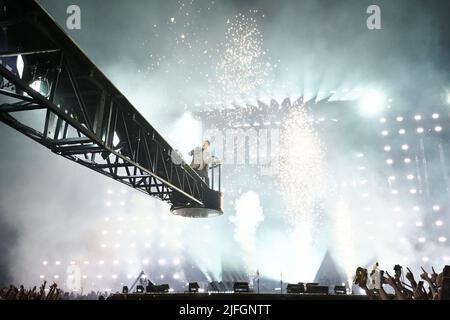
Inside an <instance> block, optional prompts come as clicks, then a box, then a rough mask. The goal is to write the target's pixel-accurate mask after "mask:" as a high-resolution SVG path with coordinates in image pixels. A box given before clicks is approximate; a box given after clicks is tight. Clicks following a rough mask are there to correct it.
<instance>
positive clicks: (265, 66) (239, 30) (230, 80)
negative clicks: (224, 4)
mask: <svg viewBox="0 0 450 320" xmlns="http://www.w3.org/2000/svg"><path fill="white" fill-rule="evenodd" d="M251 14H252V12H249V14H248V15H244V14H238V15H236V16H235V17H234V19H228V20H227V30H226V34H225V43H224V44H223V48H221V50H222V54H221V57H220V58H219V62H218V64H217V67H216V76H217V82H218V84H219V86H220V87H221V90H222V91H223V94H224V95H225V97H226V98H229V99H233V97H240V96H243V95H247V94H250V93H252V92H254V91H255V90H256V89H258V88H260V87H261V86H262V85H263V84H264V83H265V82H266V79H267V76H268V75H269V72H270V70H271V64H270V62H268V59H267V57H266V55H267V51H266V50H264V49H263V36H262V34H261V33H260V31H259V29H258V24H257V21H256V19H255V18H253V17H252V16H251Z"/></svg>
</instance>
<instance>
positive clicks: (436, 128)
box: [434, 126, 442, 132]
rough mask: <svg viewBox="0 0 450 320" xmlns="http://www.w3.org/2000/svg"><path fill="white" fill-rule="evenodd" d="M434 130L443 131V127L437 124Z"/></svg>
mask: <svg viewBox="0 0 450 320" xmlns="http://www.w3.org/2000/svg"><path fill="white" fill-rule="evenodd" d="M434 131H436V132H441V131H442V127H440V126H437V127H435V128H434Z"/></svg>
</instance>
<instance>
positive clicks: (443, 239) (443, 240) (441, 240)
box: [438, 237, 447, 242]
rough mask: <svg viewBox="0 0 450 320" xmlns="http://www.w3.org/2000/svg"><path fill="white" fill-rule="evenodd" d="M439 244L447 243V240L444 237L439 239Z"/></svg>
mask: <svg viewBox="0 0 450 320" xmlns="http://www.w3.org/2000/svg"><path fill="white" fill-rule="evenodd" d="M438 240H439V242H446V241H447V238H446V237H439V239H438Z"/></svg>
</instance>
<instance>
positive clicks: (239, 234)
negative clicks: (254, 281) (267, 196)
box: [230, 191, 264, 271]
mask: <svg viewBox="0 0 450 320" xmlns="http://www.w3.org/2000/svg"><path fill="white" fill-rule="evenodd" d="M235 207H236V215H235V216H232V217H230V221H231V222H232V223H233V224H234V225H235V229H234V239H235V240H236V241H237V242H239V244H240V245H241V247H242V250H243V253H244V260H245V266H246V267H247V271H253V270H255V268H256V267H257V266H256V265H255V263H254V259H255V246H256V229H257V228H258V225H259V224H260V223H261V222H262V221H264V216H263V210H262V207H261V204H260V201H259V196H258V194H257V193H256V192H254V191H249V192H247V193H245V194H243V195H242V196H241V197H240V198H239V199H237V200H236V206H235Z"/></svg>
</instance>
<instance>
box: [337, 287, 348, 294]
mask: <svg viewBox="0 0 450 320" xmlns="http://www.w3.org/2000/svg"><path fill="white" fill-rule="evenodd" d="M334 293H335V294H347V288H346V287H345V286H334Z"/></svg>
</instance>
